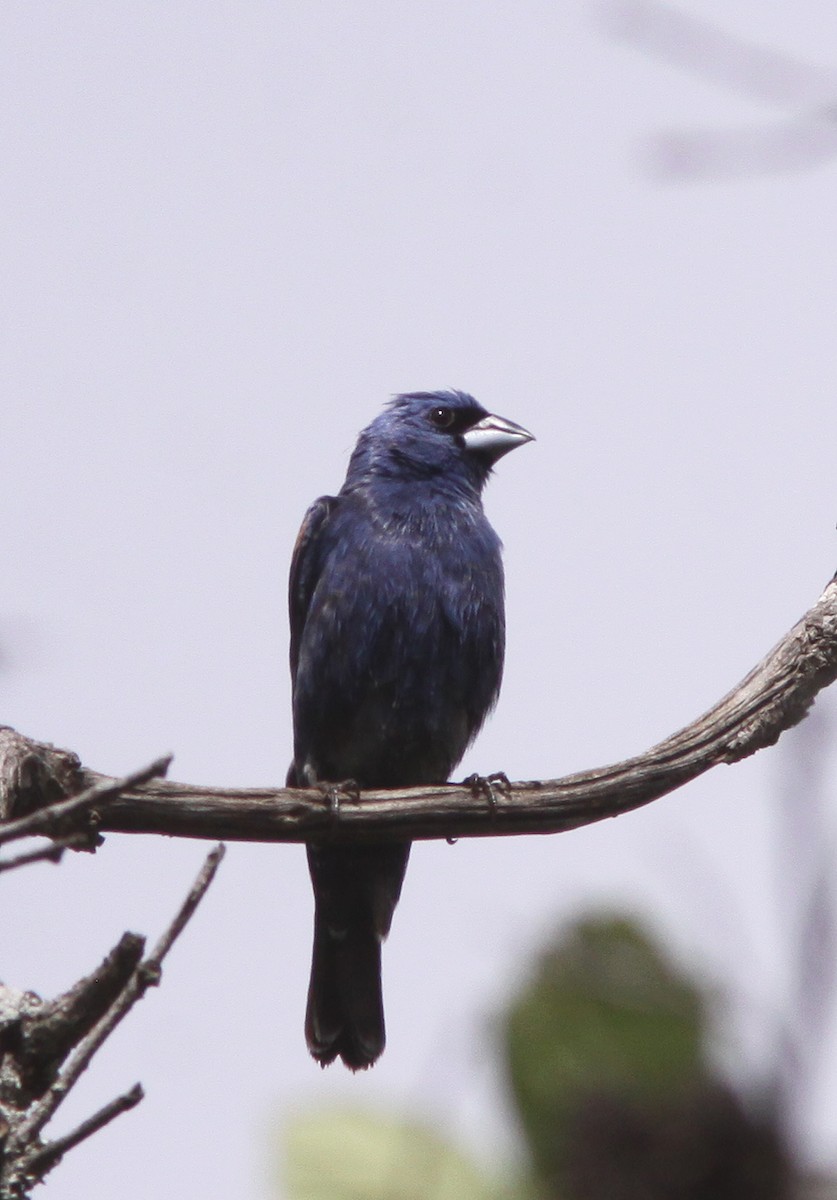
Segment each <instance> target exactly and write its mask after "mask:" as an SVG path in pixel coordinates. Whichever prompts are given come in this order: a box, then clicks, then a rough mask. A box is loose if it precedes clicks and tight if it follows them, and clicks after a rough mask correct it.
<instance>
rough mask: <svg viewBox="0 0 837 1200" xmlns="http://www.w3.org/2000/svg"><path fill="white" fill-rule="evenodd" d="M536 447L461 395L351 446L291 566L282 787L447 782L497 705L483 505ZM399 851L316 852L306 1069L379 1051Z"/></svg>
mask: <svg viewBox="0 0 837 1200" xmlns="http://www.w3.org/2000/svg"><path fill="white" fill-rule="evenodd" d="M530 440H531V434H529V433H527V432H526V430H524V429H522V428H521V427H520V426H518V425H514V424H513V423H512V422H510V421H505V420H503V419H502V418H500V417H495V416H492V415H490V414H488V413H487V412H486V410H485V409H484V408H482V407H481V406H480V405H479V404H477V402H476V401H475V400H474V399H473V397H471V396H468V395H467V394H466V393H464V392H416V393H410V394H407V395H403V396H398V397H396V399H395V400H393V401H392V403H391V404H390V405H389V406H388V407H387V408H386V409H385V410H384V411H383V412H382V413H381V414H380V415H379V416H378V417H377V418H376V419H375V420H374V421H373V422H372V423H371V424H370V425H369V426H368V427H367V428H366V429H365V430H364V431H363V432H362V433H361V435H360V437H359V438H358V442H357V446H356V447H355V450H354V453H353V454H352V457H351V460H350V463H349V469H348V473H347V475H346V481H345V483H344V484H343V487H342V488H341V490H340V493H339V495H338V496H336V497H332V496H324V497H321V498H320V499H319V500H317V501H315V503H314V504H313V505H312V506H311V508H310V509H309V510H308V513H307V514H306V517H305V520H304V522H303V525H302V529H301V530H300V534H299V538H298V540H297V545H296V549H295V551H294V557H293V562H292V565H291V578H290V589H289V593H290V594H289V599H290V614H291V676H292V680H293V715H294V760H293V763H292V765H291V768H290V771H289V773H288V782H289V784H296V785H298V786H305V785H310V784H315V783H322V782H326V781H328V782H338V781H342V780H345V779H353V780H355V781H356V782H357V784H358V785H359V786H360V787H361V788H364V787H366V788H370V787H399V786H410V785H418V784H423V783H428V784H429V783H441V782H444V781H445V780H446V779H447V778H448V776H449V774H450V772H451V771H452V770H453V768H454V767H455V766H456V764H457V763H458V762H459V760H460V758H461V757H462V755H463V753H464V751H465V748H466V746H467V745H468V743H469V742H470V741H471V740H472V738H473V737H474V736H475V735H476V733H477V731H478V729H479V727H480V725H481V724H482V722H483V720H484V718H485V716H486V714H487V713H488V711H489V710H490V709H491V707H492V706H493V704H494V703H495V701H496V699H497V694H498V691H499V687H500V679H501V676H502V670H503V651H504V640H505V637H504V614H503V571H502V564H501V559H500V541H499V538H498V537H497V535H496V534H495V532H494V530H493V529H492V528H491V526H490V525H489V523H488V521H487V519H486V517H485V514H484V512H483V508H482V502H481V498H480V496H481V492H482V488H483V486H484V485H485V482H486V480H487V479H488V476H489V474H490V472H491V468H492V466H493V464H494V463H495V462H496V461H497V459H498V458H499V457H501V455H503V454H505V453H506V452H507V451H509V450H511V449H513V448H514V447H515V446H518V445H522V444H523V443H524V442H527V441H530ZM408 855H409V845H408V844H398V843H396V844H376V845H358V846H342V847H337V846H325V845H311V846H309V848H308V859H309V867H310V871H311V878H312V882H313V885H314V894H315V929H314V955H313V963H312V972H311V985H310V989H309V997H308V1011H307V1015H306V1037H307V1040H308V1046H309V1049H310V1050H311V1053H312V1054H313V1055H314V1057H315V1058H317V1059H318V1060H319V1061H320V1062H321V1063H323V1064H325V1063H328V1062H331V1061H332V1060H333V1059H334V1058H336V1057H337V1056H338V1055H339V1056H340V1057H342V1058H343V1060H344V1062H345V1063H346V1064H347V1065H348V1066H349V1067H351V1068H353V1069H358V1068H361V1067H367V1066H370V1065H371V1064H372V1063H373V1062H374V1061H375V1059H376V1058H377V1057H378V1056H379V1054H380V1053H381V1051H382V1050H383V1047H384V1018H383V1005H382V1000H381V984H380V943H381V940H382V939H383V937H385V936H386V934H387V932H388V930H389V926H390V922H391V919H392V913H393V910H394V908H395V905H396V903H397V901H398V896H399V893H400V890H401V882H402V879H403V875H404V871H405V869H406V865H407V857H408Z"/></svg>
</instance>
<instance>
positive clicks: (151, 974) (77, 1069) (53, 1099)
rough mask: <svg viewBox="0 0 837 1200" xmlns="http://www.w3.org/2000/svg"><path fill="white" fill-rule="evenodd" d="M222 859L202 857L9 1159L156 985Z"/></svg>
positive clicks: (16, 1133)
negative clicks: (173, 911)
mask: <svg viewBox="0 0 837 1200" xmlns="http://www.w3.org/2000/svg"><path fill="white" fill-rule="evenodd" d="M223 857H224V847H223V846H216V847H215V848H214V849H213V850H212V851H211V852H210V853H209V854H208V855H207V858H206V861H205V862H204V864H203V867H202V868H201V870H200V872H199V874H198V876H197V878H196V880H195V882H194V884H193V885H192V888H191V890H190V891H189V894H188V896H187V897H186V899H185V901H184V902H183V905H182V906H181V908H180V911H179V912H178V913H177V915H176V916H175V918H174V920H173V921H172V922H171V924H170V925H169V927H168V929H166V931H165V933H164V934H163V935H162V937H161V938H160V940H159V941H158V942H157V945H156V946H155V947H154V950H153V951H152V953H151V955H150V957H149V958H146V959H143V961H142V962H141V963H139V964H138V965H137V967H136V968H135V970H134V972H133V974H132V975H131V977H130V979H129V980H128V982H127V983H126V985H125V987H124V988H123V990H122V992H121V993H120V995H119V996H118V997H117V998H116V1000H115V1001H114V1002H113V1004H112V1005H111V1007H110V1008H109V1009H108V1011H107V1012H106V1013H105V1015H104V1017H102V1019H101V1020H100V1021H99V1022H98V1024H97V1025H95V1026H94V1028H93V1029H91V1031H90V1033H89V1034H87V1036H86V1037H85V1038H83V1039H82V1041H80V1042H79V1044H78V1046H77V1047H76V1049H75V1051H74V1053H73V1055H72V1057H71V1058H70V1059H69V1061H68V1062H67V1064H66V1066H65V1067H64V1069H63V1070H62V1072H61V1074H60V1075H59V1076H58V1078H57V1079H56V1080H55V1082H54V1083H53V1084H51V1085H50V1087H49V1088H48V1089H47V1091H46V1092H44V1095H43V1097H42V1098H41V1099H40V1100H39V1101H38V1102H37V1104H34V1105H33V1106H32V1107H31V1108H30V1110H29V1112H28V1113H27V1115H26V1117H25V1118H24V1119H23V1120H22V1121H21V1122H20V1124H19V1125H17V1126H16V1127H15V1128H14V1129H13V1130H12V1132H11V1134H10V1135H9V1138H8V1141H7V1143H6V1155H7V1157H9V1158H13V1157H14V1156H15V1154H18V1155H19V1154H21V1153H22V1152H23V1151H24V1150H25V1148H26V1146H28V1145H29V1144H30V1143H31V1142H32V1141H33V1139H34V1138H36V1137H37V1136H38V1134H39V1133H40V1131H41V1130H42V1129H43V1127H44V1126H45V1125H46V1123H47V1122H48V1121H49V1120H50V1118H51V1117H52V1116H53V1115H54V1113H55V1111H56V1109H57V1108H58V1106H59V1104H61V1102H62V1100H63V1099H64V1097H65V1096H66V1095H67V1093H68V1092H69V1091H70V1090H71V1088H73V1087H74V1086H75V1084H76V1083H77V1082H78V1080H79V1078H80V1076H81V1075H82V1073H83V1072H84V1071H86V1069H87V1067H88V1066H89V1065H90V1060H91V1059H92V1058H93V1055H94V1054H95V1053H96V1051H97V1050H98V1049H99V1047H100V1046H102V1045H103V1043H104V1042H105V1041H106V1040H107V1038H108V1037H110V1035H111V1033H113V1031H114V1029H115V1028H116V1026H117V1025H118V1024H119V1023H120V1021H121V1020H122V1018H123V1017H124V1016H126V1014H127V1013H128V1012H129V1011H130V1010H131V1008H133V1006H134V1004H135V1003H136V1002H137V1000H139V999H140V997H141V996H142V995H144V993H145V991H146V989H147V988H149V987H152V986H154V985H155V984H157V983H159V980H160V967H161V964H162V961H163V959H164V958H165V956H166V954H167V953H168V952H169V950H170V949H171V947H172V945H173V944H174V942H175V940H176V939H177V937H178V935H179V934H180V933H181V932H182V930H183V928H184V926H185V925H186V923H187V921H188V920H189V918H190V917H191V916H192V915H193V913H194V911H195V909H196V908H197V906H198V904H199V903H200V901H201V899H202V898H203V896H204V894H205V893H206V889H207V888H208V887H209V885H210V883H211V882H212V880H213V877H214V875H215V872H216V871H217V869H218V865H219V864H220V862H221V859H222V858H223Z"/></svg>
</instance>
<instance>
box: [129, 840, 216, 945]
mask: <svg viewBox="0 0 837 1200" xmlns="http://www.w3.org/2000/svg"><path fill="white" fill-rule="evenodd" d="M226 852H227V851H226V847H225V846H223V845H220V846H216V847H215V848H214V849H213V850H210V852H209V854H207V856H206V859H205V860H204V864H203V866H202V867H201V869H200V871H199V872H198V875H197V878H196V879H195V882H194V883H193V884H192V887H191V889H190V891H189V895H188V896H187V897H186V899H185V900H184V901H183V904H182V905H181V907H180V912H179V913H178V914H177V916H176V917H175V918H174V920H173V921H172V922H171V924H170V925H169V927H168V929H166V931H165V932H164V933H163V935H162V937H161V938H160V940H159V941H158V942H157V945H156V946H155V947H154V949H153V950H152V951H151V954H150V955H149V957H148V958H146V959H145V961H144V962H143V963H140V969H142V968H143V967H144V968H146V969H148V968H149V967H151V966H156V967H157V968H158V969H159V967H160V965H161V963H162V961H163V959H164V958H165V957H166V955H167V954H168V952H169V950H171V948H172V946H173V945H174V943H175V942H176V940H177V939H178V938H179V937H180V935H181V933H182V932H183V930H184V928H185V927H186V925H187V923H188V922H189V921H190V920H191V918H192V914H193V913H194V911H195V909H196V908H197V907H198V905H199V904H200V902H201V900H202V899H203V898H204V895H205V894H206V890H207V888H208V887H209V885H210V884H211V883H212V880H213V879H214V878H215V872H216V871H217V870H218V868H219V866H220V865H221V860H222V859H223V857H224V855H225V854H226Z"/></svg>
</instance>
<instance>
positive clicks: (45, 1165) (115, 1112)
mask: <svg viewBox="0 0 837 1200" xmlns="http://www.w3.org/2000/svg"><path fill="white" fill-rule="evenodd" d="M143 1096H144V1092H143V1090H142V1084H141V1083H135V1084H134V1086H133V1087H132V1088H131V1090H130V1091H129V1092H125V1093H124V1095H122V1096H117V1097H116V1099H115V1100H111V1101H110V1102H109V1103H108V1104H105V1105H103V1106H102V1107H101V1108H100V1109H99V1111H98V1112H96V1113H94V1114H93V1116H92V1117H88V1118H87V1120H86V1121H82V1122H81V1124H80V1125H77V1126H76V1128H75V1129H73V1130H72V1131H71V1132H70V1133H66V1134H64V1136H63V1137H60V1138H56V1139H55V1141H53V1142H46V1143H45V1144H44V1145H43V1146H41V1147H39V1149H38V1150H36V1151H35V1152H34V1153H33V1154H30V1155H28V1156H27V1158H26V1162H25V1171H26V1173H27V1174H28V1175H30V1176H31V1177H32V1178H35V1179H38V1180H41V1179H43V1178H44V1176H45V1175H46V1174H47V1173H48V1172H49V1171H51V1170H52V1168H53V1167H57V1166H58V1164H59V1163H60V1161H61V1159H62V1158H63V1157H64V1155H65V1154H66V1153H67V1151H68V1150H72V1149H73V1147H74V1146H78V1145H79V1143H81V1142H83V1141H85V1140H86V1139H87V1138H89V1137H91V1136H92V1135H93V1134H94V1133H98V1132H99V1130H100V1129H103V1128H104V1127H105V1125H108V1124H109V1123H110V1122H111V1121H112V1120H114V1118H115V1117H118V1116H120V1115H121V1114H122V1113H124V1112H129V1111H130V1110H131V1109H132V1108H136V1106H137V1105H138V1104H139V1102H140V1100H142V1099H143Z"/></svg>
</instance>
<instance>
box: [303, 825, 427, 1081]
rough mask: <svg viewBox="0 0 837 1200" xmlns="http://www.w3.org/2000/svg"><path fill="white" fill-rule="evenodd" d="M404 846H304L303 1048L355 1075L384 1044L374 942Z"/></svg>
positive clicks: (386, 922)
mask: <svg viewBox="0 0 837 1200" xmlns="http://www.w3.org/2000/svg"><path fill="white" fill-rule="evenodd" d="M409 853H410V847H409V844H408V843H404V844H395V845H365V846H342V847H340V846H322V845H310V844H309V846H308V865H309V867H310V870H311V882H312V883H313V885H314V953H313V956H312V960H311V983H310V985H309V988H308V1008H307V1010H306V1014H305V1037H306V1040H307V1042H308V1049H309V1050H310V1051H311V1054H312V1055H313V1056H314V1058H316V1059H317V1061H318V1062H319V1063H321V1064H322V1065H323V1066H325V1065H326V1064H327V1063H330V1062H333V1061H334V1060H335V1058H338V1057H340V1058H342V1059H343V1062H344V1063H345V1064H346V1066H347V1067H350V1068H351V1070H353V1071H361V1070H363V1069H364V1068H366V1067H371V1066H372V1064H373V1063H374V1062H375V1060H376V1059H377V1058H379V1057H380V1055H381V1053H382V1051H383V1049H384V1045H385V1043H386V1032H385V1027H384V1002H383V997H382V994H381V942H382V941H383V939H384V938H385V937H386V935H387V933H388V932H389V926H390V922H391V920H392V913H393V909H394V908H395V905H396V904H397V902H398V896H399V893H400V891H401V883H402V880H403V878H404V872H405V870H406V868H407V859H408V857H409Z"/></svg>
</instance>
